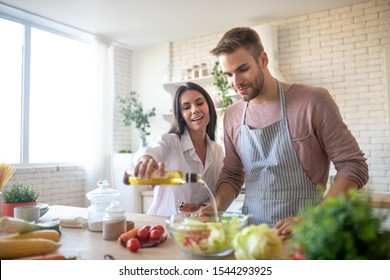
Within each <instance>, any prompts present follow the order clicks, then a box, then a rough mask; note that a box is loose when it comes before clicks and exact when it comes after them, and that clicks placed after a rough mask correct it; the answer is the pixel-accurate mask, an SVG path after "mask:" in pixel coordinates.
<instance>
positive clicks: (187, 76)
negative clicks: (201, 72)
mask: <svg viewBox="0 0 390 280" xmlns="http://www.w3.org/2000/svg"><path fill="white" fill-rule="evenodd" d="M191 78H192V69H190V68H189V69H187V70H186V75H185V80H190V79H191Z"/></svg>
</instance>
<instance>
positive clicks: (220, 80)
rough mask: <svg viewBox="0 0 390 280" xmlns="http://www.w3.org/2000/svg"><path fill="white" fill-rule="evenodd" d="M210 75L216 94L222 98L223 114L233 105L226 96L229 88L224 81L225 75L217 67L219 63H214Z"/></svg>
mask: <svg viewBox="0 0 390 280" xmlns="http://www.w3.org/2000/svg"><path fill="white" fill-rule="evenodd" d="M212 74H213V77H214V85H215V87H216V88H217V93H218V95H220V96H221V97H222V104H221V109H222V112H225V111H226V109H227V108H228V107H229V106H230V105H232V104H233V99H232V98H231V97H230V96H229V95H228V93H229V91H230V87H229V84H228V82H227V80H226V76H225V74H224V73H223V72H222V70H221V67H220V66H219V61H216V62H215V63H214V67H213V73H212Z"/></svg>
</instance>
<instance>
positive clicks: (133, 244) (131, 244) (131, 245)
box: [126, 238, 141, 253]
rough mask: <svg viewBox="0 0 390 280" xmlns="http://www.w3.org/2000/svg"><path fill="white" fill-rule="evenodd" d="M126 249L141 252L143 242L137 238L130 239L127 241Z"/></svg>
mask: <svg viewBox="0 0 390 280" xmlns="http://www.w3.org/2000/svg"><path fill="white" fill-rule="evenodd" d="M126 248H127V249H128V250H129V251H130V252H133V253H135V252H137V251H138V250H139V248H141V242H140V241H139V240H138V239H137V238H130V239H129V240H127V243H126Z"/></svg>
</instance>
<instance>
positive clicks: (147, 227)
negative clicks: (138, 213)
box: [141, 226, 151, 231]
mask: <svg viewBox="0 0 390 280" xmlns="http://www.w3.org/2000/svg"><path fill="white" fill-rule="evenodd" d="M142 228H146V229H147V230H148V231H150V228H151V226H143V227H142ZM142 228H141V229H142Z"/></svg>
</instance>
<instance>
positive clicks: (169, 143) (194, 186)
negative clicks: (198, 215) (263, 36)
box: [134, 129, 224, 216]
mask: <svg viewBox="0 0 390 280" xmlns="http://www.w3.org/2000/svg"><path fill="white" fill-rule="evenodd" d="M144 155H149V156H151V157H153V158H154V159H155V160H156V161H157V162H164V163H165V170H171V169H176V170H182V171H184V172H187V173H198V174H200V175H201V176H202V179H203V181H205V182H206V184H207V186H208V187H209V188H210V190H211V192H212V193H213V195H215V193H216V187H217V186H216V183H217V181H218V176H219V173H220V171H221V168H222V164H223V158H224V152H223V149H222V146H221V145H219V144H217V143H216V142H214V141H211V140H210V138H209V137H208V136H207V155H206V162H205V166H203V164H202V161H201V160H200V158H199V157H198V155H197V154H196V153H195V148H194V145H193V143H192V140H191V138H190V135H189V133H188V130H187V129H186V131H185V132H184V134H183V135H182V136H181V139H180V138H179V136H178V135H176V134H173V133H165V134H163V135H161V136H160V137H159V138H158V139H157V141H156V142H155V143H153V144H152V145H150V146H149V147H147V148H141V149H140V150H138V151H137V153H136V154H135V155H134V161H135V163H136V162H137V161H138V159H139V158H141V157H142V156H144ZM209 200H210V195H209V193H208V191H207V190H206V189H205V188H204V187H202V185H201V184H200V183H190V184H184V185H176V186H155V187H154V197H153V202H152V205H151V207H150V209H149V210H148V211H147V214H149V215H158V216H170V215H173V214H176V213H177V202H178V201H184V202H187V203H195V204H201V203H205V202H207V201H209Z"/></svg>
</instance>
